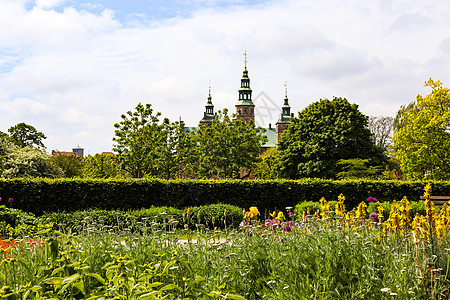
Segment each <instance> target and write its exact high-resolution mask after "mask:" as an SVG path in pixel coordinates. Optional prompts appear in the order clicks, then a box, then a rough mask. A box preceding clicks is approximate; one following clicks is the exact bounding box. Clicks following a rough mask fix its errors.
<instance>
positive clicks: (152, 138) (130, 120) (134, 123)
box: [113, 103, 182, 178]
mask: <svg viewBox="0 0 450 300" xmlns="http://www.w3.org/2000/svg"><path fill="white" fill-rule="evenodd" d="M160 116H161V113H160V112H157V113H156V114H153V109H152V107H151V104H145V105H143V104H141V103H139V104H138V105H137V106H136V108H135V110H134V111H128V112H127V113H126V114H123V115H122V116H121V118H122V120H121V121H120V122H119V123H116V124H114V127H115V128H116V130H115V137H114V138H113V141H114V142H115V144H114V146H113V150H114V151H116V152H117V153H118V154H117V160H118V162H119V164H120V166H121V168H122V169H123V170H125V171H126V172H128V173H129V174H130V175H131V176H132V177H134V178H142V177H144V176H155V177H165V178H171V177H173V174H175V173H176V171H174V170H173V168H175V167H176V166H178V165H179V163H178V162H176V154H177V151H175V150H176V147H177V144H178V142H179V135H180V134H181V131H182V130H181V129H182V125H181V124H180V123H179V122H173V123H171V122H169V120H167V119H165V120H164V121H163V122H162V123H161V122H160V120H159V117H160Z"/></svg>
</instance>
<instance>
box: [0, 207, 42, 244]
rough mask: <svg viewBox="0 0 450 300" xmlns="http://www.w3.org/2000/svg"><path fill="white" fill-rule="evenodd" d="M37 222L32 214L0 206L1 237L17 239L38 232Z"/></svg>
mask: <svg viewBox="0 0 450 300" xmlns="http://www.w3.org/2000/svg"><path fill="white" fill-rule="evenodd" d="M37 224H38V222H37V220H36V218H35V216H34V215H33V214H31V213H25V212H23V211H21V210H20V209H15V208H8V207H6V206H5V205H0V237H16V236H18V235H28V234H32V233H33V232H36V228H37Z"/></svg>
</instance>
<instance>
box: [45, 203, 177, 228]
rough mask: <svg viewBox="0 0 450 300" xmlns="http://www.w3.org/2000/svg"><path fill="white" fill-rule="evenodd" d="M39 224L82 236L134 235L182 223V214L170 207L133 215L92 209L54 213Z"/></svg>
mask: <svg viewBox="0 0 450 300" xmlns="http://www.w3.org/2000/svg"><path fill="white" fill-rule="evenodd" d="M40 219H41V221H42V222H45V223H54V228H55V229H56V230H59V231H64V232H66V231H69V230H70V231H72V232H76V233H79V232H83V231H86V230H88V231H89V230H92V231H98V230H111V231H133V232H134V231H137V230H141V229H142V228H150V227H152V225H153V224H155V223H157V224H158V227H159V225H161V224H164V223H168V222H169V221H170V220H172V219H173V220H174V221H176V222H172V224H173V225H174V226H176V224H178V223H180V221H181V211H180V210H179V209H176V208H173V207H151V208H147V209H140V210H134V211H131V210H129V211H121V210H103V209H91V210H84V211H76V212H54V213H47V214H45V215H43V216H41V217H40Z"/></svg>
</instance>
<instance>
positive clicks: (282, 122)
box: [275, 83, 291, 144]
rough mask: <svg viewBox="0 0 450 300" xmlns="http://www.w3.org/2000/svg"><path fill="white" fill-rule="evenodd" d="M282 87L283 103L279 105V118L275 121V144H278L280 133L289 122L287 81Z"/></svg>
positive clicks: (289, 109)
mask: <svg viewBox="0 0 450 300" xmlns="http://www.w3.org/2000/svg"><path fill="white" fill-rule="evenodd" d="M284 89H285V96H284V104H283V106H282V107H281V115H280V118H279V119H278V121H277V123H276V124H275V128H276V132H277V140H276V143H277V144H278V141H279V139H280V136H281V134H282V133H283V131H285V130H286V128H287V127H288V125H289V124H290V123H291V107H290V106H289V101H288V97H287V83H285V84H284Z"/></svg>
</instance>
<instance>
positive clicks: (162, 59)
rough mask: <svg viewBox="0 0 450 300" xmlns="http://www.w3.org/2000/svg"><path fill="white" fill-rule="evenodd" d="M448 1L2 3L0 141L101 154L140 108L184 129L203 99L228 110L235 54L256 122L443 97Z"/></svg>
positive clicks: (449, 44) (383, 108) (387, 111)
mask: <svg viewBox="0 0 450 300" xmlns="http://www.w3.org/2000/svg"><path fill="white" fill-rule="evenodd" d="M449 15H450V1H448V0H432V1H419V0H372V1H361V0H321V1H310V0H252V1H244V0H229V1H226V0H173V1H170V0H166V1H163V0H154V1H153V0H127V1H123V0H77V1H75V0H35V1H28V0H0V131H3V132H7V130H8V128H10V127H11V126H14V125H16V124H18V123H21V122H25V123H27V124H30V125H32V126H34V127H35V128H36V129H37V130H39V131H42V132H43V133H44V134H45V135H46V136H47V139H45V140H44V144H45V146H46V147H47V152H49V153H50V152H51V150H59V151H70V150H71V149H72V148H73V147H77V146H80V147H82V148H84V149H85V155H87V154H95V153H101V152H104V151H106V152H107V151H111V150H112V148H113V141H112V138H113V137H114V124H115V123H118V122H120V121H121V115H122V114H124V113H126V112H127V111H129V110H133V109H134V108H135V107H136V105H137V104H138V103H140V102H141V103H150V104H151V105H152V108H153V109H154V111H155V112H156V111H158V112H161V114H162V117H167V118H169V119H170V120H172V121H175V120H180V119H181V120H183V121H184V122H185V123H186V125H187V126H196V125H197V124H198V122H199V120H200V119H201V118H202V117H203V112H204V110H205V104H206V102H207V98H208V93H209V89H210V91H211V96H212V101H213V104H214V109H215V111H217V110H222V109H223V108H228V109H229V111H230V112H234V111H235V107H234V106H235V104H236V102H237V100H238V90H239V87H240V79H241V76H242V71H243V69H244V55H243V53H244V52H245V51H246V53H247V68H248V72H249V77H250V80H251V81H250V86H251V88H252V90H253V102H254V103H255V105H256V117H255V121H256V124H257V125H259V126H263V127H268V126H269V123H270V124H272V125H274V124H275V123H276V121H277V119H278V116H279V113H280V112H281V106H282V105H283V99H284V96H285V93H286V90H287V95H288V98H289V104H290V106H291V111H292V112H294V113H295V114H296V113H297V112H299V111H301V110H303V109H304V108H305V107H306V106H308V105H309V104H311V103H313V102H316V101H318V100H320V99H324V98H327V99H332V98H333V97H334V96H336V97H344V98H346V99H347V100H348V101H349V102H350V103H355V104H357V105H359V109H360V111H361V112H362V113H364V114H365V115H367V116H392V117H394V116H395V113H396V112H397V110H398V109H399V108H400V106H401V105H405V104H408V103H410V102H412V101H414V100H415V99H416V96H417V95H418V94H420V95H427V94H429V93H430V91H431V90H430V88H429V87H424V82H425V81H426V80H428V79H429V78H432V79H434V80H440V81H441V82H442V83H443V85H444V86H447V87H448V86H450V68H449V65H450V64H449V63H450V18H449V17H448V16H449Z"/></svg>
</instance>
